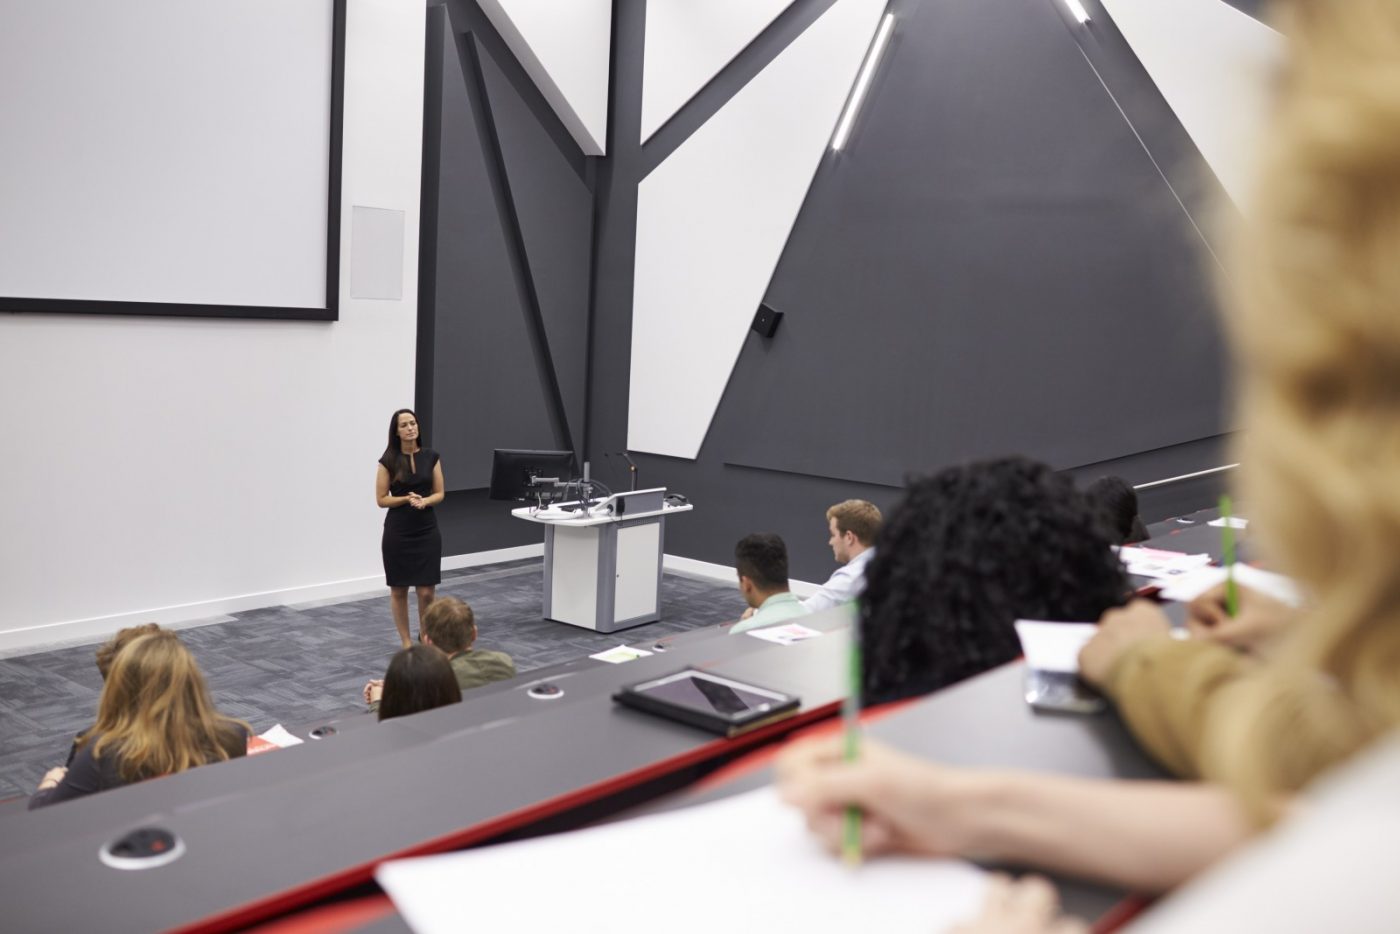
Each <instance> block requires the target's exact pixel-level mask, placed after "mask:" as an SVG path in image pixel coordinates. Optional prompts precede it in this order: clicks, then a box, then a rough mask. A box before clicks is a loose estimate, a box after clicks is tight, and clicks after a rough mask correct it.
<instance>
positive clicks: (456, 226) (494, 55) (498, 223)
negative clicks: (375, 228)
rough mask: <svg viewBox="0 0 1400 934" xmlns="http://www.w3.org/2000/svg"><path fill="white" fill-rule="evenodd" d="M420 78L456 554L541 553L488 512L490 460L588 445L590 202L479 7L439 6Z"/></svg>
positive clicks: (428, 331)
mask: <svg viewBox="0 0 1400 934" xmlns="http://www.w3.org/2000/svg"><path fill="white" fill-rule="evenodd" d="M502 62H504V64H502ZM425 72H426V73H425V82H426V93H425V104H424V107H425V114H424V182H423V231H422V248H421V252H420V294H419V328H420V334H419V349H418V380H417V391H416V395H417V399H416V405H417V407H418V409H419V413H420V416H422V418H423V420H424V422H425V424H426V425H427V430H428V441H429V443H430V444H432V445H433V446H434V447H435V448H436V449H437V450H438V451H439V452H440V453H441V454H442V457H443V468H444V474H445V476H446V479H447V488H448V490H449V492H450V495H449V496H448V498H447V500H446V502H444V504H443V505H442V507H440V509H439V517H440V521H441V525H442V527H443V533H444V551H445V553H447V554H459V553H463V552H470V551H479V550H483V549H489V548H499V547H506V546H510V545H517V544H525V543H529V542H535V541H538V539H539V535H538V533H537V532H536V531H535V530H534V529H532V528H531V527H530V526H528V525H526V524H524V523H521V522H517V521H515V520H513V519H511V518H510V517H509V515H508V506H507V505H506V504H502V503H495V502H491V501H490V500H488V499H487V498H486V495H485V490H484V487H485V486H486V485H487V483H488V481H489V479H490V469H491V451H492V449H494V448H508V447H515V448H569V449H572V448H573V446H574V442H573V440H572V434H573V432H575V431H577V432H579V433H581V432H582V412H583V398H584V395H585V391H586V387H585V385H584V375H585V372H586V349H585V346H584V342H585V338H586V333H587V294H588V293H587V284H588V264H589V260H590V257H591V250H592V244H591V229H592V195H591V193H590V191H589V187H588V180H587V177H586V163H585V160H584V159H583V157H582V155H581V154H577V153H575V154H572V158H571V154H569V153H568V152H567V151H566V150H565V151H561V149H560V148H559V144H558V133H557V132H552V131H553V130H554V128H552V127H550V128H543V127H542V125H541V123H540V122H539V115H540V114H545V115H547V116H546V119H553V115H552V114H551V113H550V112H549V110H548V105H547V104H544V102H543V101H542V100H535V99H533V98H537V97H538V91H537V90H536V89H535V88H534V87H533V85H532V84H530V82H529V79H528V78H527V77H525V76H524V74H523V72H522V71H521V69H520V68H519V66H518V64H517V63H516V62H515V61H514V59H513V58H510V56H509V53H508V52H506V51H505V46H504V43H502V42H500V39H499V36H497V35H496V34H495V32H494V30H492V29H491V28H490V24H489V22H487V21H486V19H485V17H484V15H482V14H481V13H480V11H479V10H478V9H477V8H476V7H475V5H474V4H473V5H470V6H468V5H460V6H458V7H457V8H456V9H454V10H451V11H449V9H448V8H447V7H445V6H442V5H430V8H429V11H428V34H427V56H426V68H425ZM570 145H572V144H570ZM541 283H542V284H541ZM561 387H563V388H561ZM565 389H566V390H567V393H568V397H569V399H570V400H571V403H570V405H568V406H566V405H565V404H564V403H563V392H564V390H565Z"/></svg>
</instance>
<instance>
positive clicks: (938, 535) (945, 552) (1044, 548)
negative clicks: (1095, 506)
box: [860, 457, 1128, 703]
mask: <svg viewBox="0 0 1400 934" xmlns="http://www.w3.org/2000/svg"><path fill="white" fill-rule="evenodd" d="M1110 544H1111V543H1110V541H1109V537H1108V533H1107V531H1106V530H1105V529H1104V527H1103V525H1102V523H1100V522H1099V521H1098V520H1097V517H1096V516H1095V514H1094V512H1093V511H1092V510H1091V509H1090V507H1089V505H1088V503H1087V501H1086V500H1085V499H1084V497H1083V495H1082V494H1081V493H1080V492H1079V491H1077V490H1076V489H1075V488H1074V484H1073V483H1071V482H1070V480H1069V479H1068V478H1066V477H1062V476H1060V475H1058V474H1056V473H1055V472H1054V471H1052V470H1051V469H1050V468H1049V467H1047V466H1045V465H1044V464H1040V463H1036V462H1035V461H1031V460H1027V459H1025V458H1021V457H1009V458H1004V459H1001V460H992V461H983V462H981V463H974V464H967V465H964V466H958V467H950V468H948V469H946V470H942V471H939V472H938V473H936V474H934V475H933V476H930V477H920V478H916V479H912V480H911V481H910V482H909V485H908V489H907V490H906V493H905V496H904V499H903V500H902V501H901V502H900V503H899V504H898V505H897V506H896V507H895V509H894V511H893V513H892V514H891V515H890V516H889V517H888V518H887V519H886V520H885V523H884V525H883V526H882V527H881V529H880V534H879V536H878V537H877V538H876V544H875V557H874V559H872V560H871V562H870V566H869V567H868V568H866V572H865V592H864V595H863V596H862V597H861V600H860V634H861V643H862V650H863V651H862V656H863V671H862V688H863V690H862V693H863V694H864V696H865V700H866V701H867V702H868V703H879V702H882V701H888V700H895V699H897V698H902V697H912V696H914V695H918V694H924V693H927V692H929V691H935V690H938V689H939V688H942V687H945V686H946V685H949V684H952V683H954V682H956V681H961V680H962V679H964V678H968V677H971V676H972V675H975V674H979V673H980V672H983V671H986V670H988V669H990V668H994V667H996V666H997V665H1001V664H1003V663H1005V662H1009V661H1011V660H1012V659H1014V658H1016V656H1017V655H1019V654H1020V651H1021V649H1020V644H1019V642H1018V641H1017V639H1016V632H1015V627H1014V626H1013V625H1012V624H1013V623H1014V622H1015V621H1016V620H1017V619H1040V620H1061V621H1076V620H1077V621H1094V620H1097V619H1098V618H1099V616H1100V615H1102V614H1103V612H1104V611H1105V610H1107V609H1108V608H1109V607H1113V606H1118V605H1120V604H1122V603H1123V602H1124V601H1125V600H1126V599H1127V596H1128V582H1127V579H1126V577H1125V576H1124V573H1123V569H1122V566H1121V565H1120V564H1119V561H1118V557H1117V556H1116V555H1115V554H1114V553H1113V551H1112V550H1111V549H1110V547H1109V546H1110Z"/></svg>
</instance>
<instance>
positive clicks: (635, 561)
mask: <svg viewBox="0 0 1400 934" xmlns="http://www.w3.org/2000/svg"><path fill="white" fill-rule="evenodd" d="M578 505H579V504H577V503H561V504H559V505H557V506H550V507H548V508H546V509H539V508H536V507H533V506H527V507H524V508H522V509H513V510H511V515H513V516H515V517H516V518H518V519H524V520H525V521H527V522H538V523H539V524H541V525H543V526H544V618H545V619H552V620H555V621H556V622H560V623H568V624H569V625H571V626H581V627H583V628H584V629H593V630H596V631H597V632H616V631H617V630H619V629H627V628H629V627H631V626H640V625H641V624H642V623H652V622H655V621H656V620H658V619H660V618H661V555H662V552H663V550H664V548H665V544H666V517H667V516H670V515H674V514H675V513H678V512H689V511H690V510H691V509H694V508H695V507H694V506H691V505H690V504H689V503H687V504H686V505H684V506H669V505H667V504H666V490H665V488H664V487H661V488H657V489H653V490H633V491H631V492H630V493H616V494H614V495H612V496H610V497H608V498H607V499H605V500H602V501H601V502H599V503H597V504H595V505H593V506H592V507H591V508H589V509H587V510H577V507H578ZM571 507H573V508H571Z"/></svg>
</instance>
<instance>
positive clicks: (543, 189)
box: [481, 51, 593, 443]
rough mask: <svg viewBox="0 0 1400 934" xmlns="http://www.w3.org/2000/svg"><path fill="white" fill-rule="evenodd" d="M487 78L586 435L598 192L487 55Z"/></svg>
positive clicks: (562, 386)
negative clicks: (591, 271) (591, 279)
mask: <svg viewBox="0 0 1400 934" xmlns="http://www.w3.org/2000/svg"><path fill="white" fill-rule="evenodd" d="M481 72H482V78H483V80H484V82H485V85H486V93H487V96H488V98H489V99H490V101H491V116H492V119H493V121H494V123H495V127H496V135H497V139H498V140H499V142H500V147H501V161H502V163H503V164H504V168H505V173H506V177H507V178H508V179H509V181H510V196H511V201H512V202H513V205H514V210H515V218H514V220H515V222H516V223H517V224H518V225H519V229H520V236H521V239H522V241H523V242H524V246H525V255H526V258H527V260H528V263H529V270H530V277H531V280H532V281H533V283H534V290H535V295H536V298H537V300H538V302H539V308H540V316H541V318H542V320H543V322H544V330H545V334H546V336H547V338H548V342H549V352H550V357H551V358H552V360H553V363H554V375H555V378H556V379H557V380H558V383H559V392H560V396H561V397H562V399H563V405H564V416H565V418H566V419H567V420H568V423H569V429H570V432H571V434H572V436H573V439H574V441H575V443H578V442H581V440H582V438H583V412H584V405H583V403H584V394H585V390H586V377H587V372H588V369H587V368H588V295H589V263H590V257H591V254H592V249H593V195H592V193H591V192H590V191H589V189H588V186H587V185H586V184H585V183H584V181H583V179H581V178H580V177H579V175H578V173H577V172H575V171H574V168H573V167H572V166H571V165H570V164H569V161H568V160H567V159H566V158H565V157H564V155H563V154H562V153H561V152H560V151H559V148H558V146H557V145H556V144H555V142H554V140H553V139H551V137H550V135H549V134H548V133H547V132H546V131H545V129H544V128H543V127H542V126H541V125H540V123H539V121H538V120H537V119H536V117H535V115H534V113H533V112H532V111H531V110H530V108H529V106H528V105H527V104H526V103H525V101H524V100H523V99H522V98H521V96H520V94H519V92H517V91H516V89H515V87H514V86H513V85H512V84H511V82H510V80H509V79H508V78H507V77H506V75H505V73H504V72H503V71H502V70H501V69H500V68H499V67H498V66H497V65H496V63H495V62H494V61H493V60H492V58H491V56H490V54H489V53H486V52H484V51H483V53H482V55H481Z"/></svg>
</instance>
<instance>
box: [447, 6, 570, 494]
mask: <svg viewBox="0 0 1400 934" xmlns="http://www.w3.org/2000/svg"><path fill="white" fill-rule="evenodd" d="M444 33H445V38H444V46H445V47H444V49H443V69H442V71H443V73H442V77H441V81H442V96H441V100H442V115H441V117H442V122H441V127H442V145H441V169H440V174H439V180H438V186H439V199H438V218H437V219H438V225H437V231H436V234H437V255H436V263H437V281H436V307H435V309H434V325H433V326H434V353H433V358H434V359H433V380H432V386H433V390H432V392H433V400H432V401H433V417H432V425H431V426H430V429H431V434H430V435H429V441H430V443H431V444H432V445H433V447H434V448H436V449H437V451H438V452H439V453H440V454H441V455H442V458H443V472H444V474H445V477H446V480H447V488H448V489H449V490H463V489H478V488H480V487H484V486H486V485H487V484H488V482H489V480H490V475H491V451H492V449H493V448H511V447H515V448H553V447H555V445H556V441H555V436H554V431H553V428H552V427H551V426H552V423H551V420H550V416H549V406H548V403H547V401H546V400H547V393H546V389H545V386H544V385H543V383H542V382H541V380H540V379H539V372H538V367H537V366H536V363H535V357H534V352H533V349H532V346H533V345H532V343H531V337H530V331H529V328H528V326H527V318H526V309H525V307H524V305H523V303H522V300H521V296H520V293H519V289H518V287H517V285H516V282H515V278H514V276H513V274H512V266H511V260H510V252H509V246H508V241H507V233H506V231H507V228H506V227H505V226H504V225H503V223H502V218H501V217H500V216H499V214H498V211H497V200H496V195H495V193H494V192H493V190H492V184H491V175H490V172H489V169H488V166H487V161H486V160H487V156H486V153H487V152H488V151H489V149H488V147H487V146H486V145H484V142H485V141H483V140H482V139H481V137H480V134H479V132H478V126H479V121H478V114H477V113H476V110H475V109H474V108H473V105H472V100H471V96H470V94H469V93H468V91H467V82H468V81H470V80H474V78H473V72H472V69H471V68H469V67H464V64H465V63H463V62H461V61H460V56H459V48H460V47H461V46H459V42H458V37H457V36H456V35H454V34H453V32H452V30H451V29H448V30H445V31H444ZM462 41H464V42H466V43H470V42H471V39H470V37H466V38H465V39H464V40H462ZM501 374H510V376H509V377H506V378H503V377H502V375H501Z"/></svg>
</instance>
